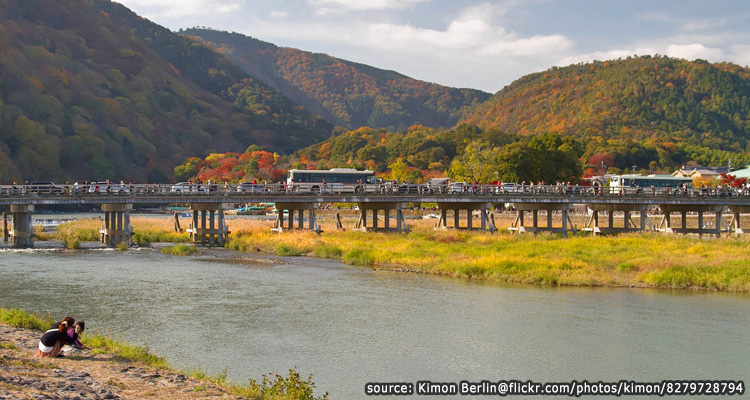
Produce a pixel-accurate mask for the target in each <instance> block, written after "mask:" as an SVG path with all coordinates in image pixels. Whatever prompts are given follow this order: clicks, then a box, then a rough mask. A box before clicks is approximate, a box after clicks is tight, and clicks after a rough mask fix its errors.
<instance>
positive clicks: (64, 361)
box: [0, 324, 244, 400]
mask: <svg viewBox="0 0 750 400" xmlns="http://www.w3.org/2000/svg"><path fill="white" fill-rule="evenodd" d="M41 336H42V333H41V332H39V331H36V330H32V329H23V328H14V327H10V326H8V325H3V324H0V399H81V400H83V399H159V400H161V399H207V398H211V399H243V398H244V397H237V396H234V395H231V394H229V393H227V392H226V391H225V390H224V389H223V388H221V387H218V386H215V385H213V384H211V383H208V382H203V381H199V380H195V379H192V378H190V377H187V376H185V375H184V374H182V373H179V372H175V371H171V370H166V369H153V368H149V367H144V366H143V365H138V364H136V363H133V362H130V361H127V360H122V359H120V358H117V357H115V356H112V355H109V354H92V352H91V351H89V350H75V351H74V352H73V353H72V354H69V355H67V356H65V357H59V358H52V359H50V358H38V357H36V356H35V355H34V354H35V353H36V349H37V345H38V343H39V338H40V337H41Z"/></svg>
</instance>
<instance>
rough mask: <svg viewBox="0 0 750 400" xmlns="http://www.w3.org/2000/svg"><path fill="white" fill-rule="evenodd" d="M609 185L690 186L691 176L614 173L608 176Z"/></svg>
mask: <svg viewBox="0 0 750 400" xmlns="http://www.w3.org/2000/svg"><path fill="white" fill-rule="evenodd" d="M609 186H610V187H613V188H623V187H625V188H627V187H637V188H641V189H644V188H651V187H654V188H667V187H668V188H673V189H677V188H684V187H688V188H692V187H693V178H690V177H677V176H672V175H647V176H645V175H614V176H611V177H610V178H609Z"/></svg>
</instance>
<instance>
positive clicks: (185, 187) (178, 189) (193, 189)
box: [171, 182, 207, 193]
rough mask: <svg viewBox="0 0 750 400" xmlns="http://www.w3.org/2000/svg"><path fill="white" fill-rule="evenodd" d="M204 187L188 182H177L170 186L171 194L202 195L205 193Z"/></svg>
mask: <svg viewBox="0 0 750 400" xmlns="http://www.w3.org/2000/svg"><path fill="white" fill-rule="evenodd" d="M206 189H207V187H206V185H202V184H201V185H199V184H196V183H190V182H179V183H175V184H174V185H172V189H171V192H172V193H204V192H206Z"/></svg>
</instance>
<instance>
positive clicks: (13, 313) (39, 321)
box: [0, 308, 55, 331]
mask: <svg viewBox="0 0 750 400" xmlns="http://www.w3.org/2000/svg"><path fill="white" fill-rule="evenodd" d="M0 322H2V323H4V324H8V325H10V326H15V327H16V328H26V329H36V330H38V331H46V330H47V329H49V328H50V327H51V326H52V324H54V323H55V320H54V319H52V316H51V315H49V314H46V315H39V314H31V313H28V312H26V311H25V310H22V309H20V308H10V309H8V308H0Z"/></svg>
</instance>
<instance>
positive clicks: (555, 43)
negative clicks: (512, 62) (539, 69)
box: [476, 35, 573, 57]
mask: <svg viewBox="0 0 750 400" xmlns="http://www.w3.org/2000/svg"><path fill="white" fill-rule="evenodd" d="M572 45H573V42H572V41H571V40H570V39H568V38H567V37H565V36H563V35H548V36H533V37H530V38H527V39H518V40H512V41H502V40H501V41H497V42H494V43H491V44H488V45H486V46H484V47H482V48H480V49H478V50H477V51H476V54H479V55H487V56H509V57H513V56H534V55H541V54H548V53H551V52H558V51H564V50H567V49H569V48H570V47H571V46H572Z"/></svg>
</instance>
